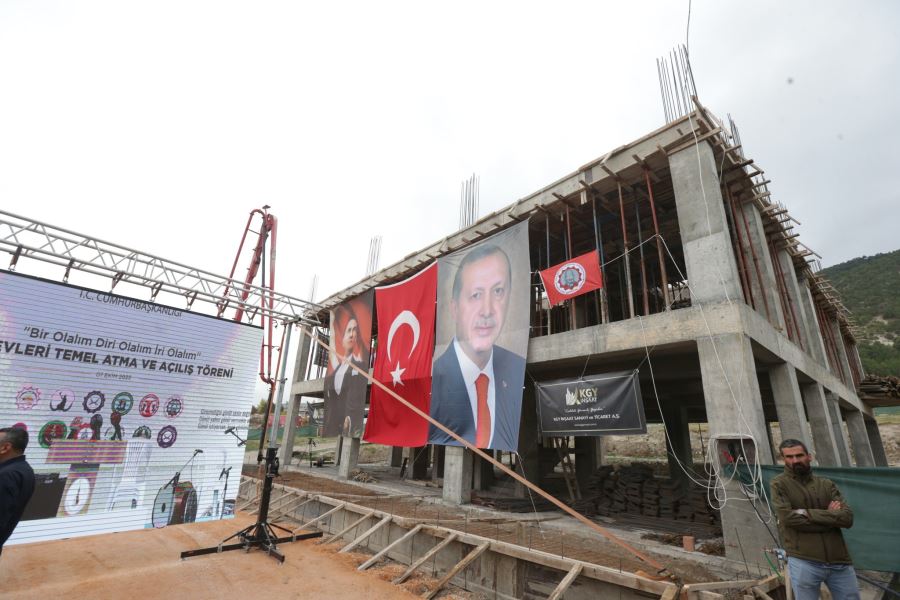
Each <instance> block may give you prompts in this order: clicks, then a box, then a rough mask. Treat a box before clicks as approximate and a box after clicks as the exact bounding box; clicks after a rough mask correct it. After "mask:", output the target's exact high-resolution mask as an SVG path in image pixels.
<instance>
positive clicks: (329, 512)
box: [293, 502, 347, 533]
mask: <svg viewBox="0 0 900 600" xmlns="http://www.w3.org/2000/svg"><path fill="white" fill-rule="evenodd" d="M345 504H347V503H346V502H341V503H340V504H338V505H337V506H335V507H334V508H332V509H331V510H329V511H327V512H324V513H322V514H321V515H319V516H318V517H316V518H315V519H310V520H309V521H307V522H306V523H304V524H303V525H301V526H300V527H298V528H297V529H295V530H294V531H293V533H297V532H298V531H303V530H304V529H306V528H307V527H309V526H310V525H312V524H313V523H316V522H318V521H321V520H322V519H324V518H325V517H327V516H330V515H333V514H334V513H336V512H337V511H339V510H341V509H342V508H344V505H345Z"/></svg>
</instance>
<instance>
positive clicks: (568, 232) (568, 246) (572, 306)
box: [566, 204, 578, 331]
mask: <svg viewBox="0 0 900 600" xmlns="http://www.w3.org/2000/svg"><path fill="white" fill-rule="evenodd" d="M571 259H572V221H571V219H570V218H569V205H568V204H566V260H571ZM573 329H578V322H577V319H576V315H575V298H571V299H570V300H569V331H571V330H573Z"/></svg>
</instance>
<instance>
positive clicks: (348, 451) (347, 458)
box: [338, 437, 359, 479]
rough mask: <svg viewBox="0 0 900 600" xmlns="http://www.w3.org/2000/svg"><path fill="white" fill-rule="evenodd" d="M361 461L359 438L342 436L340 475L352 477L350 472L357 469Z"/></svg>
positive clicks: (346, 477)
mask: <svg viewBox="0 0 900 600" xmlns="http://www.w3.org/2000/svg"><path fill="white" fill-rule="evenodd" d="M358 462H359V438H351V437H342V438H341V463H340V464H339V465H338V475H339V476H340V477H343V478H344V479H350V473H351V472H353V471H354V470H355V469H356V465H357V463H358Z"/></svg>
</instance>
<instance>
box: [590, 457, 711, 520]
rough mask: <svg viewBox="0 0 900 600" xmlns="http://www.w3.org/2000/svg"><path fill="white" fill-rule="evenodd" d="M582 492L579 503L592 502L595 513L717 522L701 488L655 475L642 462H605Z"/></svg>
mask: <svg viewBox="0 0 900 600" xmlns="http://www.w3.org/2000/svg"><path fill="white" fill-rule="evenodd" d="M582 496H583V500H582V503H586V502H589V503H591V504H593V506H594V508H595V512H596V514H599V515H603V516H612V515H619V514H623V513H624V514H628V515H638V516H644V517H657V518H662V519H672V520H677V521H692V522H694V523H702V524H705V525H712V526H717V527H718V526H719V514H718V513H717V512H716V511H714V510H713V509H712V508H711V507H710V506H709V503H708V502H707V500H706V492H705V491H704V490H703V489H701V488H697V487H686V486H684V485H682V484H681V483H680V482H678V481H675V480H673V479H669V478H661V477H656V476H655V475H654V474H653V469H652V468H651V467H648V466H644V465H631V466H626V467H620V468H618V469H614V468H613V467H612V466H610V465H605V466H603V467H601V468H600V469H598V470H597V472H596V473H594V474H593V475H592V476H591V478H590V480H589V482H588V485H587V487H586V489H585V490H584V491H583V494H582Z"/></svg>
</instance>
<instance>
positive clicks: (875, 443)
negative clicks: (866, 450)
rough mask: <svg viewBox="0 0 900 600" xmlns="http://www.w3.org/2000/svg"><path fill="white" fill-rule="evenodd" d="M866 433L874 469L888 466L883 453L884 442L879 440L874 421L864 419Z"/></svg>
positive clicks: (876, 424)
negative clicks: (873, 460)
mask: <svg viewBox="0 0 900 600" xmlns="http://www.w3.org/2000/svg"><path fill="white" fill-rule="evenodd" d="M865 420H866V432H868V434H869V446H870V447H871V448H872V456H873V458H874V459H875V466H876V467H886V466H888V460H887V453H886V452H885V451H884V442H883V441H882V440H881V431H879V429H878V422H877V421H876V420H875V419H870V418H868V417H865Z"/></svg>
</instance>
